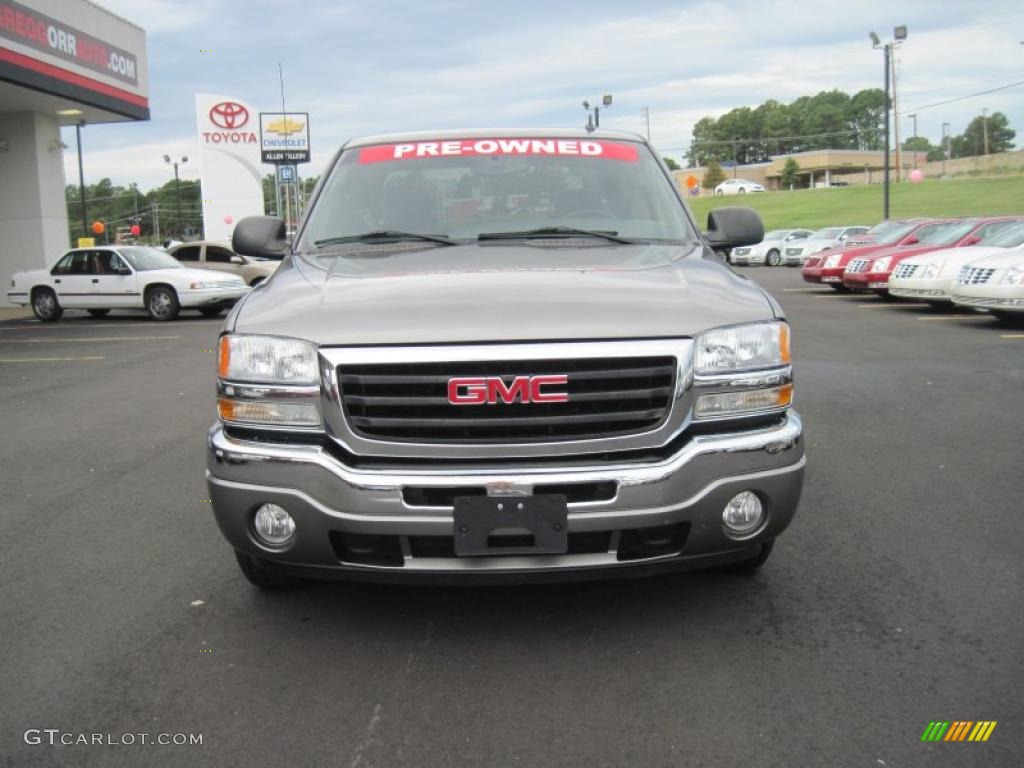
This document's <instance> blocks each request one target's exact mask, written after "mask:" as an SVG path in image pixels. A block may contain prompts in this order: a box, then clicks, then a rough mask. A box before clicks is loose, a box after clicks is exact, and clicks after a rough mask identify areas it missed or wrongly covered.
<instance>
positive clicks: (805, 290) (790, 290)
mask: <svg viewBox="0 0 1024 768" xmlns="http://www.w3.org/2000/svg"><path fill="white" fill-rule="evenodd" d="M782 292H783V293H821V295H822V296H831V295H832V294H830V293H822V292H821V291H820V290H819V289H817V288H783V289H782ZM836 295H838V294H836Z"/></svg>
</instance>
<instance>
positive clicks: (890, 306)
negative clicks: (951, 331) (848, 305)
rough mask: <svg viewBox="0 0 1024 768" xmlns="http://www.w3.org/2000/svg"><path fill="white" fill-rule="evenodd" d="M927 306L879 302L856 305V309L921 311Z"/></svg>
mask: <svg viewBox="0 0 1024 768" xmlns="http://www.w3.org/2000/svg"><path fill="white" fill-rule="evenodd" d="M927 306H928V305H927V304H912V303H907V304H887V303H884V302H880V303H878V304H858V305H857V309H879V308H881V309H922V308H924V307H927Z"/></svg>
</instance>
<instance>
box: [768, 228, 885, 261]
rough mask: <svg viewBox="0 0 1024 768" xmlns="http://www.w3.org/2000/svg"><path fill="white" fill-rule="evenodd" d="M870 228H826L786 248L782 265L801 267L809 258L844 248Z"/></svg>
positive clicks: (783, 252)
mask: <svg viewBox="0 0 1024 768" xmlns="http://www.w3.org/2000/svg"><path fill="white" fill-rule="evenodd" d="M868 229H870V227H865V226H862V225H859V224H858V225H856V226H853V227H825V229H819V230H818V231H817V232H814V233H813V234H812V235H811V236H810V237H808V238H807V239H806V240H804V241H803V242H801V243H797V244H796V245H794V246H789V247H787V248H784V249H783V251H782V263H783V264H785V265H786V266H787V267H801V266H803V264H804V262H805V261H807V259H808V258H810V257H811V256H813V255H814V254H816V253H821V252H822V251H827V250H829V249H830V248H842V247H843V246H844V245H846V244H847V241H848V240H850V239H853V238H855V237H856V236H857V235H863V234H864V233H865V232H867V231H868Z"/></svg>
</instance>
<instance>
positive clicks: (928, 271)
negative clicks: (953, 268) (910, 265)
mask: <svg viewBox="0 0 1024 768" xmlns="http://www.w3.org/2000/svg"><path fill="white" fill-rule="evenodd" d="M944 266H946V262H944V261H933V262H932V263H931V264H925V267H924V271H923V272H922V273H921V277H922V278H923V279H924V280H927V279H929V278H932V277H938V276H939V273H940V272H941V271H942V268H943V267H944Z"/></svg>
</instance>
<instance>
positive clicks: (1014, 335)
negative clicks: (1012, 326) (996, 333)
mask: <svg viewBox="0 0 1024 768" xmlns="http://www.w3.org/2000/svg"><path fill="white" fill-rule="evenodd" d="M1000 336H1001V337H1002V338H1004V339H1024V333H1002V334H1000Z"/></svg>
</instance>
